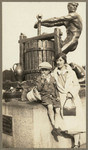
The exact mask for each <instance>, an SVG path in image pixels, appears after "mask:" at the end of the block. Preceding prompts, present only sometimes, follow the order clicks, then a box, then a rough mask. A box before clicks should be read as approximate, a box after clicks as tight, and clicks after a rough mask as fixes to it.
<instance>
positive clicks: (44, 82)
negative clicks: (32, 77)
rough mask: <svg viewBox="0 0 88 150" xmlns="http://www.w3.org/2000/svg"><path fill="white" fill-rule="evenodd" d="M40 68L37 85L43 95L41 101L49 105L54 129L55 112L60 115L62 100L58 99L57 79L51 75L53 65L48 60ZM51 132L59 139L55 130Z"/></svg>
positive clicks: (48, 108)
mask: <svg viewBox="0 0 88 150" xmlns="http://www.w3.org/2000/svg"><path fill="white" fill-rule="evenodd" d="M39 69H40V72H41V76H38V78H37V81H36V87H37V90H38V91H39V93H40V95H41V103H42V105H44V106H46V107H47V110H48V115H49V118H50V121H51V124H52V126H53V129H55V128H56V127H55V114H58V115H60V107H61V105H60V100H59V99H57V92H56V91H57V90H56V82H55V79H54V77H52V76H51V69H52V66H51V65H50V64H49V63H48V62H42V63H41V64H39ZM52 131H53V130H52ZM51 133H52V134H53V136H54V138H55V140H56V141H58V138H57V136H56V135H55V134H54V132H51Z"/></svg>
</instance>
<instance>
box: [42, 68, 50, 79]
mask: <svg viewBox="0 0 88 150" xmlns="http://www.w3.org/2000/svg"><path fill="white" fill-rule="evenodd" d="M49 73H50V70H49V69H46V68H42V69H41V74H42V76H43V77H45V76H47V75H48V74H49Z"/></svg>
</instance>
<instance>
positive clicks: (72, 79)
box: [52, 64, 86, 134]
mask: <svg viewBox="0 0 88 150" xmlns="http://www.w3.org/2000/svg"><path fill="white" fill-rule="evenodd" d="M52 76H53V77H54V78H55V80H56V83H57V90H58V97H59V98H60V101H61V107H62V116H63V105H64V103H65V100H66V95H67V92H70V93H71V94H72V95H73V98H74V102H75V106H76V116H63V119H62V118H59V122H58V124H59V127H61V129H62V130H68V133H69V134H77V133H80V132H85V130H86V124H85V118H84V114H83V108H82V103H81V99H80V97H79V94H78V93H79V90H80V85H79V82H78V79H77V77H76V74H75V72H74V71H73V70H72V69H71V67H70V66H69V65H68V64H66V65H65V69H64V70H63V72H62V71H60V70H59V69H58V68H55V70H54V71H53V73H52ZM85 117H86V116H85Z"/></svg>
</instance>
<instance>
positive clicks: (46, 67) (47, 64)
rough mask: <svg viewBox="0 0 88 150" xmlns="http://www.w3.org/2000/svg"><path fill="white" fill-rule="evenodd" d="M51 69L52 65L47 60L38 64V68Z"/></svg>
mask: <svg viewBox="0 0 88 150" xmlns="http://www.w3.org/2000/svg"><path fill="white" fill-rule="evenodd" d="M43 68H44V69H52V66H51V65H50V64H49V63H48V62H42V63H40V64H39V69H43Z"/></svg>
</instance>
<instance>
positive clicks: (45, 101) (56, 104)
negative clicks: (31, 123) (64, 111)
mask: <svg viewBox="0 0 88 150" xmlns="http://www.w3.org/2000/svg"><path fill="white" fill-rule="evenodd" d="M50 104H52V105H53V107H54V108H61V102H60V100H57V98H53V97H52V96H51V97H50V96H48V97H47V96H44V97H42V105H44V106H48V105H50Z"/></svg>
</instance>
